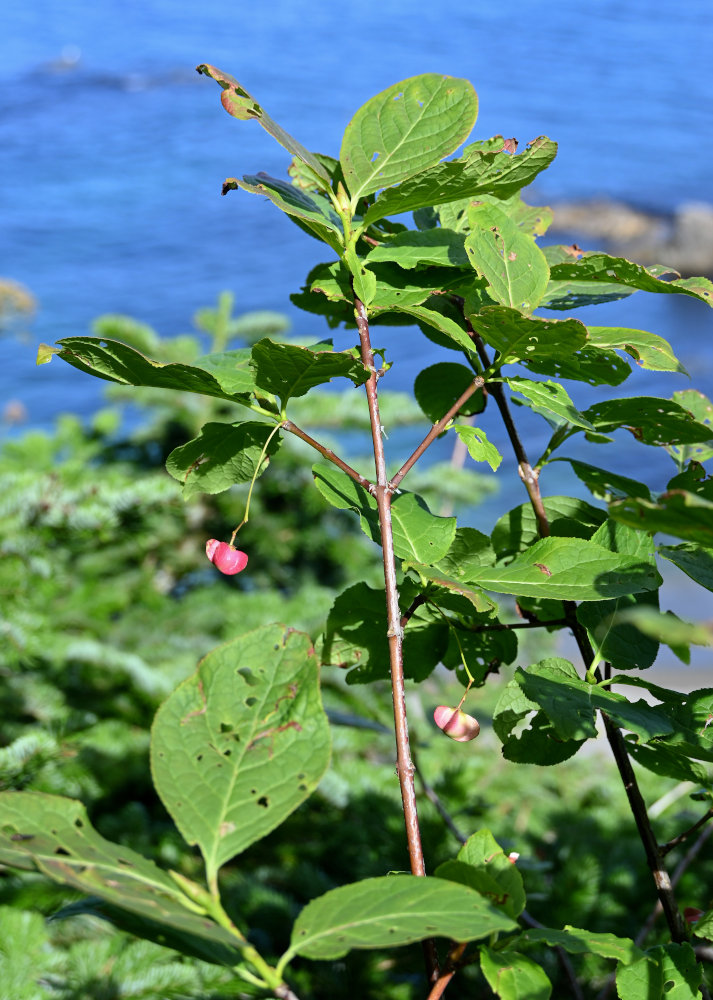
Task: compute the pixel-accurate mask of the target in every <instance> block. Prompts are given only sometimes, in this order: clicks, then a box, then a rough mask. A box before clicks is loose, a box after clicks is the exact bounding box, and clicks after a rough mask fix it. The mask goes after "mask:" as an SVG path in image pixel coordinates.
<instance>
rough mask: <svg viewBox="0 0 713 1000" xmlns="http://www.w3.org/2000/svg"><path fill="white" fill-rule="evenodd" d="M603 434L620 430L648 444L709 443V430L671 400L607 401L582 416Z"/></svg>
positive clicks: (646, 397)
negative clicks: (628, 432)
mask: <svg viewBox="0 0 713 1000" xmlns="http://www.w3.org/2000/svg"><path fill="white" fill-rule="evenodd" d="M583 416H584V418H585V420H588V421H590V422H591V424H593V425H594V427H595V428H596V430H597V431H598V432H599V433H602V434H608V433H610V432H611V431H615V430H618V429H620V428H623V429H625V430H628V431H630V433H631V434H633V435H634V437H635V438H636V440H637V441H641V442H643V444H651V445H671V444H693V443H695V442H697V441H708V440H710V435H711V429H710V427H707V426H706V425H705V424H699V423H698V421H697V420H696V419H695V418H694V416H693V414H692V413H690V412H689V411H688V410H686V409H685V408H684V407H683V406H680V405H679V404H678V403H674V402H673V401H672V400H670V399H658V398H656V397H655V396H634V397H631V398H627V399H607V400H604V401H603V402H601V403H595V404H594V406H590V407H589V409H588V410H585V411H584V414H583Z"/></svg>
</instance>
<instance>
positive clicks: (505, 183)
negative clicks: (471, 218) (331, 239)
mask: <svg viewBox="0 0 713 1000" xmlns="http://www.w3.org/2000/svg"><path fill="white" fill-rule="evenodd" d="M556 153H557V144H556V143H554V142H552V140H551V139H548V138H547V137H546V136H544V135H543V136H540V137H539V138H538V139H535V140H534V142H532V143H530V145H529V146H528V147H527V149H525V150H524V151H523V152H522V153H519V154H518V155H517V156H512V155H510V153H508V152H507V151H506V149H505V147H504V140H503V137H502V136H501V135H498V136H495V137H494V138H493V139H487V140H485V141H483V142H475V143H471V145H470V146H468V147H466V149H465V151H464V153H463V156H462V157H459V158H458V159H456V160H447V161H446V162H445V163H438V164H436V165H435V166H432V167H430V168H429V169H427V170H422V171H420V172H419V173H417V174H416V176H415V177H410V178H409V179H408V180H405V181H403V182H402V183H401V184H399V185H398V187H392V188H387V189H386V190H385V191H382V192H381V193H380V194H379V196H378V197H377V199H376V201H375V202H374V204H373V205H371V207H370V208H369V209H368V210H367V213H366V215H365V216H364V224H365V225H370V224H371V223H373V222H378V220H379V219H383V218H385V217H386V216H387V215H400V214H401V213H402V212H413V211H415V210H416V209H419V208H426V207H431V206H434V205H441V206H444V207H445V209H448V208H449V207H450V203H452V202H460V200H461V199H466V202H465V204H464V205H463V206H462V208H461V212H464V211H465V207H466V205H467V204H468V203H469V202H470V201H471V200H472V199H473V198H475V197H478V196H479V195H493V196H495V197H496V198H507V197H510V196H512V195H513V194H514V193H515V192H517V191H519V190H520V188H521V187H524V186H525V185H526V184H529V183H530V182H531V181H532V180H533V179H534V178H535V177H536V176H537V175H538V174H539V173H540V172H541V171H542V170H545V169H546V168H547V167H549V165H550V163H552V161H553V160H554V158H555V155H556ZM447 214H448V213H447V212H446V211H445V210H444V209H441V212H440V216H441V225H442V226H444V227H445V228H446V229H448V228H455V227H451V226H450V225H449V222H448V221H446V216H447ZM459 214H460V213H459ZM448 218H449V219H450V215H448Z"/></svg>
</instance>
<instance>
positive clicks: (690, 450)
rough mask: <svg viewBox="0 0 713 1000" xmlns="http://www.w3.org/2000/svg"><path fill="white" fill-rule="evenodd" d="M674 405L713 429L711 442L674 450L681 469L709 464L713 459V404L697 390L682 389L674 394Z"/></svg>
mask: <svg viewBox="0 0 713 1000" xmlns="http://www.w3.org/2000/svg"><path fill="white" fill-rule="evenodd" d="M671 398H672V399H673V401H674V403H679V404H680V405H681V406H683V407H684V409H686V410H688V411H689V412H690V413H692V414H693V416H694V417H695V418H696V420H697V421H698V423H699V424H704V425H705V426H706V427H710V429H711V440H710V441H707V442H706V443H704V444H687V445H683V446H682V447H681V448H673V449H672V450H673V453H674V455H675V456H676V458H677V460H678V464H679V467H680V468H681V469H683V468H685V466H686V465H687V464H688V463H689V462H691V461H694V462H707V461H708V459H709V458H711V457H713V403H711V401H710V400H709V399H708V397H707V396H704V395H703V393H702V392H698V390H697V389H682V390H681V391H680V392H674V394H673V396H672V397H671Z"/></svg>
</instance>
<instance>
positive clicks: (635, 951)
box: [518, 925, 644, 965]
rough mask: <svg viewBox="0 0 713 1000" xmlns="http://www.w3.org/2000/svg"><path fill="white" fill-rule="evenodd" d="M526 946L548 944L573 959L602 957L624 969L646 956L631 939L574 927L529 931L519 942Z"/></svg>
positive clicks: (544, 928) (538, 928) (542, 928)
mask: <svg viewBox="0 0 713 1000" xmlns="http://www.w3.org/2000/svg"><path fill="white" fill-rule="evenodd" d="M525 942H527V943H528V944H539V943H544V944H548V945H550V947H552V948H564V950H565V951H568V952H569V953H570V955H599V956H600V957H601V958H613V959H616V960H617V961H618V962H620V963H621V965H631V963H632V962H636V961H638V960H639V959H640V958H641V957H642V956H643V954H644V953H643V952H642V951H641V949H640V948H637V947H636V945H635V944H634V942H633V941H632V940H630V938H625V937H616V935H614V934H601V933H597V932H596V931H588V930H582V929H580V928H579V927H570V926H569V925H567V926H565V928H564V930H561V931H558V930H554V928H551V927H537V928H532V929H531V930H527V931H525V933H524V934H522V935H521V937H520V938H519V940H518V944H523V943H525Z"/></svg>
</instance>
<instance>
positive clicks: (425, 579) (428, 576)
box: [403, 562, 496, 615]
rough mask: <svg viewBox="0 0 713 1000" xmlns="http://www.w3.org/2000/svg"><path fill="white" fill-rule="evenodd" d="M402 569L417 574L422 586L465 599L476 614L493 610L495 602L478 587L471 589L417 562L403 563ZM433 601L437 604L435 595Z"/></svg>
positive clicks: (435, 568)
mask: <svg viewBox="0 0 713 1000" xmlns="http://www.w3.org/2000/svg"><path fill="white" fill-rule="evenodd" d="M403 569H404V571H407V570H412V571H413V572H414V573H417V574H418V576H419V578H420V580H421V582H422V583H423V584H424V586H425V584H427V583H432V584H435V586H436V587H442V588H443V589H444V590H446V591H448V592H449V593H450V594H457V595H458V596H460V597H463V598H465V600H466V601H468V602H469V603H470V604H472V605H473V608H475V610H476V612H477V613H478V614H486V615H491V614H493V612H494V610H495V607H496V605H495V602H494V601H493V600H492V598H490V597H488V595H487V594H485V593H484V592H483V591H482V590H481V589H480V588H479V587H473V586H472V584H469V583H466V582H463V581H462V580H459V579H454V578H453V577H450V576H448V575H447V574H446V573H444V572H443V571H442V570H441V569H439V568H437V567H432V566H424V565H423V564H422V563H417V562H404V563H403ZM434 601H435V603H436V604H438V603H439V599H438V595H437V594H436V595H434Z"/></svg>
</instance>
